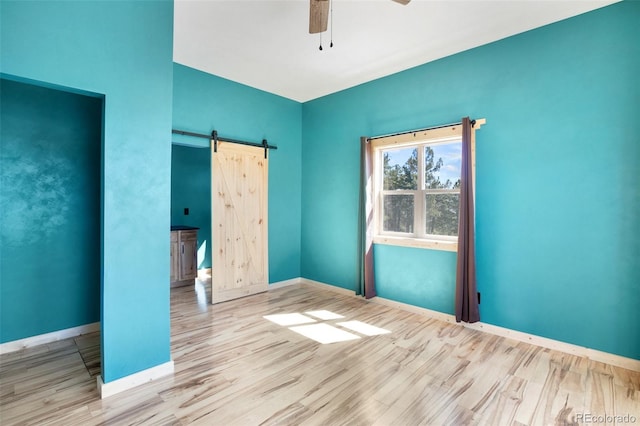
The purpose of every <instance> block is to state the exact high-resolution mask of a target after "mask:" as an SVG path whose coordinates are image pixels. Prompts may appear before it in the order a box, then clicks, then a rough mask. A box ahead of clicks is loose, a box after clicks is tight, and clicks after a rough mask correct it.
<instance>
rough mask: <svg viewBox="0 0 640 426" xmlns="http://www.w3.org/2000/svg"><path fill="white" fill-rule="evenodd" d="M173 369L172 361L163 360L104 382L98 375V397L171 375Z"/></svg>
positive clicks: (105, 396)
mask: <svg viewBox="0 0 640 426" xmlns="http://www.w3.org/2000/svg"><path fill="white" fill-rule="evenodd" d="M173 371H174V365H173V361H169V362H165V363H164V364H160V365H156V366H155V367H151V368H147V369H146V370H142V371H139V372H137V373H134V374H130V375H128V376H125V377H122V378H121V379H117V380H114V381H111V382H109V383H104V382H103V381H102V376H98V378H97V382H98V394H99V395H100V398H102V399H104V398H107V397H110V396H112V395H115V394H117V393H120V392H123V391H126V390H128V389H131V388H134V387H136V386H140V385H142V384H145V383H148V382H151V381H153V380H156V379H159V378H161V377H164V376H168V375H171V374H173Z"/></svg>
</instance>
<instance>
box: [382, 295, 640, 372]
mask: <svg viewBox="0 0 640 426" xmlns="http://www.w3.org/2000/svg"><path fill="white" fill-rule="evenodd" d="M369 301H370V302H373V303H379V304H382V305H387V306H392V307H396V308H399V309H403V310H405V311H409V312H414V313H417V314H420V315H425V316H428V317H430V318H434V319H438V320H440V321H445V322H448V323H452V324H460V325H461V326H463V327H465V328H469V329H472V330H478V331H483V332H485V333H489V334H493V335H496V336H500V337H506V338H509V339H513V340H517V341H519V342H525V343H530V344H532V345H536V346H541V347H543V348H547V349H553V350H556V351H560V352H565V353H568V354H571V355H577V356H581V357H585V358H588V359H591V360H594V361H599V362H603V363H605V364H611V365H615V366H616V367H621V368H626V369H628V370H633V371H639V372H640V360H637V359H633V358H627V357H623V356H620V355H616V354H611V353H608V352H603V351H599V350H596V349H591V348H587V347H584V346H579V345H574V344H572V343H567V342H562V341H560V340H554V339H549V338H547V337H542V336H536V335H535V334H529V333H524V332H522V331H517V330H512V329H510V328H505V327H500V326H497V325H493V324H485V323H483V322H475V323H472V324H469V323H466V322H460V323H456V317H455V316H454V315H450V314H445V313H442V312H438V311H433V310H431V309H425V308H420V307H418V306H413V305H409V304H406V303H402V302H396V301H394V300H388V299H384V298H381V297H374V298H372V299H369Z"/></svg>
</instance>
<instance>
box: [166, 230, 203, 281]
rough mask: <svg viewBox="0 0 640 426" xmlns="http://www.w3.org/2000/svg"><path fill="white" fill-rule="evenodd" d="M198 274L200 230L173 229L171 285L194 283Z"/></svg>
mask: <svg viewBox="0 0 640 426" xmlns="http://www.w3.org/2000/svg"><path fill="white" fill-rule="evenodd" d="M197 276H198V231H197V229H180V230H172V231H171V286H172V287H177V286H181V285H188V284H193V283H194V280H195V279H196V277H197Z"/></svg>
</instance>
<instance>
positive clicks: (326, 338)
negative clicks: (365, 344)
mask: <svg viewBox="0 0 640 426" xmlns="http://www.w3.org/2000/svg"><path fill="white" fill-rule="evenodd" d="M289 330H291V331H295V332H296V333H298V334H302V335H303V336H305V337H308V338H309V339H313V340H315V341H316V342H319V343H322V344H327V343H336V342H344V341H347V340H356V339H360V336H356V335H355V334H352V333H349V332H348V331H344V330H340V329H338V328H335V327H333V326H331V325H329V324H325V323H320V324H311V325H299V326H296V327H289Z"/></svg>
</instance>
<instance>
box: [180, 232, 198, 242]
mask: <svg viewBox="0 0 640 426" xmlns="http://www.w3.org/2000/svg"><path fill="white" fill-rule="evenodd" d="M197 239H198V231H180V240H181V241H192V240H197Z"/></svg>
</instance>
